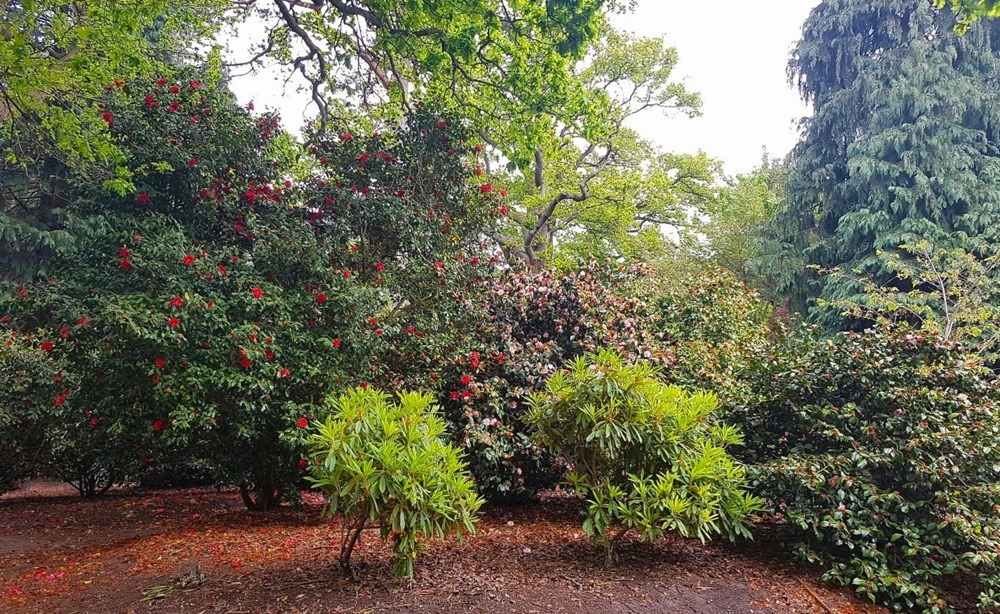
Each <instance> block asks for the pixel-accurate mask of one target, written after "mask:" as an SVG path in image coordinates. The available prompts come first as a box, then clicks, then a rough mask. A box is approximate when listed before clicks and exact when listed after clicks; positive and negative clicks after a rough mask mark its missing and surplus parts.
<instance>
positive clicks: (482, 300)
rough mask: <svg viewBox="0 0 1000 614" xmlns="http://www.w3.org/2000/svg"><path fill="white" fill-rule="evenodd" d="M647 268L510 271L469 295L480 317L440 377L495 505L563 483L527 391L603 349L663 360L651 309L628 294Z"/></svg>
mask: <svg viewBox="0 0 1000 614" xmlns="http://www.w3.org/2000/svg"><path fill="white" fill-rule="evenodd" d="M640 276H641V272H640V271H638V270H635V269H630V268H625V267H622V268H619V267H618V266H617V265H612V266H605V265H599V264H591V265H589V266H588V267H586V268H582V269H579V270H576V271H568V272H556V271H552V270H544V271H540V272H531V271H527V270H523V269H518V270H509V271H506V272H503V273H500V274H497V275H495V276H493V277H491V278H488V279H487V283H488V285H487V286H486V288H485V292H482V293H480V294H478V295H470V298H468V299H466V305H468V312H469V313H470V314H473V316H474V319H473V322H472V326H470V329H469V332H468V334H467V336H466V337H464V338H463V339H460V340H459V341H458V343H456V348H457V350H455V349H453V350H451V352H452V353H451V354H450V356H449V359H448V360H447V361H446V362H445V364H444V365H440V366H439V367H438V368H439V370H437V371H435V375H436V376H439V379H438V381H437V382H436V384H437V390H438V395H439V398H440V402H441V404H442V406H443V407H444V409H445V415H446V416H447V417H448V418H449V420H450V421H451V422H452V423H453V424H454V425H455V441H456V443H457V444H458V445H459V446H460V447H461V448H462V449H463V450H465V452H466V454H467V455H468V457H469V460H470V465H471V469H472V472H473V475H475V477H476V484H477V486H478V487H479V490H480V492H481V493H483V494H484V495H486V496H488V497H489V498H492V499H523V498H525V497H530V496H532V495H534V493H535V492H536V491H537V490H538V489H539V488H543V487H547V486H550V485H552V484H554V483H555V481H556V480H557V479H558V471H557V470H556V468H555V466H554V464H553V459H552V457H551V456H550V455H549V454H548V453H547V452H546V451H545V450H544V448H543V447H541V446H539V445H537V444H535V443H533V442H532V441H530V439H529V433H528V430H527V428H526V425H525V424H524V423H523V422H522V420H521V416H522V415H523V414H524V412H525V411H527V408H528V395H529V394H530V393H532V392H535V391H538V390H541V389H542V388H543V387H544V385H545V381H546V380H547V379H548V377H549V376H550V375H552V374H553V373H555V372H556V371H557V370H558V369H559V368H560V367H561V365H562V364H563V363H564V362H566V361H567V360H571V359H573V358H575V357H577V356H580V355H582V354H584V353H586V352H588V351H592V350H596V349H597V348H599V347H601V346H602V345H608V346H611V347H615V348H616V349H618V350H619V351H621V352H623V353H624V354H626V355H628V356H629V357H630V359H631V360H634V359H636V358H639V357H654V353H655V357H660V356H661V355H660V354H659V353H656V352H657V349H656V345H655V343H654V340H653V338H652V335H651V334H650V333H649V332H648V327H647V326H646V325H645V324H644V323H643V318H644V317H646V315H647V312H646V311H645V309H646V307H645V303H643V302H642V301H641V300H640V299H638V298H635V297H630V296H628V294H629V292H628V290H629V289H630V287H631V285H632V284H633V283H634V281H635V280H636V279H637V278H639V277H640Z"/></svg>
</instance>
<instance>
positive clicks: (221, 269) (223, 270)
mask: <svg viewBox="0 0 1000 614" xmlns="http://www.w3.org/2000/svg"><path fill="white" fill-rule="evenodd" d="M216 268H217V269H218V270H219V275H225V274H226V273H228V271H226V267H224V266H222V265H221V264H220V265H219V266H217V267H216Z"/></svg>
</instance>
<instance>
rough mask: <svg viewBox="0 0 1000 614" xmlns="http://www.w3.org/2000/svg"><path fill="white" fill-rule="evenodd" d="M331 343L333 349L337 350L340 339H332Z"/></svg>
mask: <svg viewBox="0 0 1000 614" xmlns="http://www.w3.org/2000/svg"><path fill="white" fill-rule="evenodd" d="M331 343H333V347H335V348H339V347H340V344H341V341H340V339H334V340H333V341H332V342H331Z"/></svg>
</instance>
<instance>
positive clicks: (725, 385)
mask: <svg viewBox="0 0 1000 614" xmlns="http://www.w3.org/2000/svg"><path fill="white" fill-rule="evenodd" d="M651 281H652V283H651V284H650V285H651V287H650V290H651V293H652V296H651V297H650V302H651V303H652V304H653V311H654V314H655V316H654V317H653V318H651V324H650V326H651V329H652V331H653V332H654V333H656V336H657V337H658V339H659V341H660V343H662V344H663V345H664V346H665V347H667V348H668V352H669V365H670V369H669V370H668V371H667V372H666V373H665V376H666V377H667V379H668V380H669V381H670V382H672V383H676V384H678V385H681V386H684V387H687V388H699V389H704V390H711V391H713V392H715V393H716V394H718V395H719V397H720V399H721V400H722V402H723V404H725V405H729V404H731V403H733V402H734V401H736V400H737V399H739V398H740V397H741V395H742V393H743V392H744V390H745V388H746V387H745V386H744V385H743V381H742V380H743V375H742V372H743V370H744V367H745V366H746V365H747V364H749V363H752V362H753V360H754V357H755V356H758V355H759V354H761V353H762V352H764V351H765V350H766V348H767V346H768V342H769V338H770V335H771V330H770V319H771V307H770V305H768V304H767V302H765V301H764V300H763V299H762V298H761V297H760V295H759V294H758V293H757V292H756V291H754V290H752V289H751V288H749V287H748V286H747V285H746V284H745V283H744V282H743V281H742V280H740V279H738V278H736V277H735V276H734V275H733V274H732V273H730V272H728V271H726V270H724V269H717V268H713V267H709V266H706V267H702V268H700V269H699V270H698V271H697V272H696V273H691V272H683V273H682V274H681V275H679V276H676V277H673V278H665V277H664V276H659V277H654V278H653V279H652V280H651Z"/></svg>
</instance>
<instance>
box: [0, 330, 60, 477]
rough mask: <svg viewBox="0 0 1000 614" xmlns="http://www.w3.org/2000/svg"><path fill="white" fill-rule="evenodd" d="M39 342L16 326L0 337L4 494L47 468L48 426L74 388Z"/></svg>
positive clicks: (0, 445)
mask: <svg viewBox="0 0 1000 614" xmlns="http://www.w3.org/2000/svg"><path fill="white" fill-rule="evenodd" d="M39 345H40V343H39V341H38V339H36V338H35V337H34V336H32V335H18V334H16V333H14V332H13V331H7V332H6V334H4V335H3V336H2V337H0V459H3V460H2V461H0V494H2V493H3V492H6V491H8V490H12V489H14V488H16V487H17V486H18V485H19V484H20V483H21V482H22V481H23V480H24V479H26V478H29V477H31V476H32V475H35V474H37V473H42V472H44V470H45V469H46V465H47V463H48V462H49V460H50V458H51V457H50V455H49V448H50V445H49V444H50V441H49V429H48V428H47V427H48V426H49V424H50V421H51V419H52V416H53V415H55V414H57V413H59V408H60V407H61V406H62V405H63V403H64V402H65V400H66V396H67V395H68V394H69V391H70V390H71V389H73V388H74V385H73V383H72V381H69V380H67V379H65V378H64V375H63V371H62V365H60V364H58V363H57V362H56V361H55V360H53V358H52V357H51V356H50V355H49V354H48V353H47V352H46V351H45V349H43V348H41V347H39ZM45 347H48V346H45Z"/></svg>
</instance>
